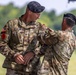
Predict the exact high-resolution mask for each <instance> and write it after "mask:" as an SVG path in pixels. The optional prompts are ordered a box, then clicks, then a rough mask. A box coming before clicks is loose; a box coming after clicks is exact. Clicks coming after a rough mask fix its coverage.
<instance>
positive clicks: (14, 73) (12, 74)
mask: <svg viewBox="0 0 76 75" xmlns="http://www.w3.org/2000/svg"><path fill="white" fill-rule="evenodd" d="M6 75H37V74H36V73H33V72H32V73H29V72H24V71H15V70H11V69H7V71H6Z"/></svg>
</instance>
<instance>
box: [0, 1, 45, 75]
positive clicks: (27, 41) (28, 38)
mask: <svg viewBox="0 0 76 75" xmlns="http://www.w3.org/2000/svg"><path fill="white" fill-rule="evenodd" d="M44 9H45V7H44V6H42V5H40V4H39V3H38V2H36V1H31V2H30V3H28V4H27V9H26V13H25V14H24V15H22V16H21V17H20V18H18V19H13V20H9V21H8V22H7V23H6V25H5V26H4V27H3V30H2V31H1V33H0V53H1V54H3V55H4V56H5V60H4V63H3V68H6V69H7V72H6V75H36V73H35V72H32V65H31V64H29V63H30V61H32V59H33V58H34V56H35V55H36V54H38V52H39V50H40V48H41V44H39V41H37V38H36V36H37V32H38V31H39V30H40V28H41V24H40V23H38V22H36V20H37V19H39V17H40V14H41V12H42V11H43V10H44ZM34 60H35V59H34ZM35 61H36V60H35ZM37 62H38V61H36V65H37ZM32 63H34V62H32ZM28 64H29V65H28ZM34 70H35V71H36V69H33V71H34ZM32 73H33V74H32Z"/></svg>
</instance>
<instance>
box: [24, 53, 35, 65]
mask: <svg viewBox="0 0 76 75" xmlns="http://www.w3.org/2000/svg"><path fill="white" fill-rule="evenodd" d="M33 57H34V53H33V52H29V53H27V54H26V55H25V56H24V61H25V62H24V64H25V65H26V64H28V63H29V62H30V60H31V59H33Z"/></svg>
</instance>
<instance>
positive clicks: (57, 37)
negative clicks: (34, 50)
mask: <svg viewBox="0 0 76 75" xmlns="http://www.w3.org/2000/svg"><path fill="white" fill-rule="evenodd" d="M48 34H49V35H48ZM45 36H47V39H46V38H45ZM38 39H39V40H40V41H41V42H42V43H45V44H47V45H48V47H47V50H46V52H45V55H44V60H43V63H42V64H41V65H39V66H40V68H39V70H38V75H67V69H68V63H69V60H70V57H71V55H72V53H73V51H74V49H75V48H76V39H75V35H74V34H73V32H72V31H69V30H68V29H67V30H66V31H54V30H52V29H49V31H48V30H47V32H46V34H43V35H39V38H38ZM44 49H45V46H44ZM43 51H45V50H43Z"/></svg>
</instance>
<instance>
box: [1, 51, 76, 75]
mask: <svg viewBox="0 0 76 75" xmlns="http://www.w3.org/2000/svg"><path fill="white" fill-rule="evenodd" d="M3 60H4V56H2V55H1V54H0V75H5V73H6V70H5V69H4V68H2V63H3ZM68 75H76V53H75V52H74V53H73V55H72V57H71V59H70V62H69V69H68Z"/></svg>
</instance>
